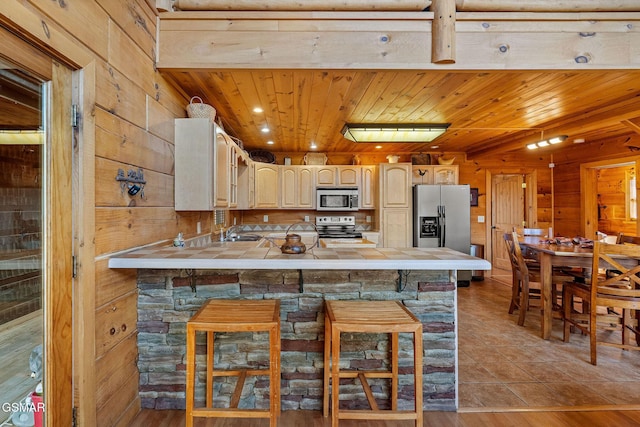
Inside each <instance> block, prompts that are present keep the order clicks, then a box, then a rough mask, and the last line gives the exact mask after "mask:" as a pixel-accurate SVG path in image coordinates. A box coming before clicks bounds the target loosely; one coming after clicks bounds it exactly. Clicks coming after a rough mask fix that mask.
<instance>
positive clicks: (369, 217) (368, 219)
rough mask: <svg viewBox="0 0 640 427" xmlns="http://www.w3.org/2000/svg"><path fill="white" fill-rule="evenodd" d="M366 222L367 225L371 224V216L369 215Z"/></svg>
mask: <svg viewBox="0 0 640 427" xmlns="http://www.w3.org/2000/svg"><path fill="white" fill-rule="evenodd" d="M365 221H366V222H367V223H369V222H371V215H367V218H366V219H365Z"/></svg>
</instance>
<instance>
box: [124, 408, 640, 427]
mask: <svg viewBox="0 0 640 427" xmlns="http://www.w3.org/2000/svg"><path fill="white" fill-rule="evenodd" d="M184 422H185V419H184V411H154V410H143V411H142V412H141V413H140V415H139V416H138V417H137V418H136V419H135V422H134V423H133V424H131V425H130V427H148V426H154V427H173V426H183V425H184ZM330 425H331V419H330V418H324V417H323V416H322V413H321V412H318V411H285V412H283V413H282V415H281V417H280V418H279V419H278V426H279V427H329V426H330ZM413 425H414V423H412V422H411V421H351V420H343V421H341V422H340V427H413ZM637 425H640V411H565V412H484V413H460V412H458V413H456V412H425V414H424V426H425V427H457V426H460V427H484V426H486V427H496V426H518V427H540V426H545V427H561V426H562V427H584V426H589V427H605V426H617V427H618V426H619V427H622V426H637ZM214 426H215V427H268V426H269V421H268V420H255V419H251V420H250V419H220V418H218V419H215V420H214V419H198V420H196V422H195V423H194V427H214Z"/></svg>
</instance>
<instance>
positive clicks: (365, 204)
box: [360, 166, 378, 209]
mask: <svg viewBox="0 0 640 427" xmlns="http://www.w3.org/2000/svg"><path fill="white" fill-rule="evenodd" d="M377 171H378V168H377V167H376V166H361V167H360V182H361V184H360V208H361V209H375V207H376V198H377V196H378V195H377V192H376V188H377V187H378V186H377V183H378V175H377V173H376V172H377Z"/></svg>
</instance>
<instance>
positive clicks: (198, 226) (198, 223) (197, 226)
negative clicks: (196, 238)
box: [196, 221, 202, 234]
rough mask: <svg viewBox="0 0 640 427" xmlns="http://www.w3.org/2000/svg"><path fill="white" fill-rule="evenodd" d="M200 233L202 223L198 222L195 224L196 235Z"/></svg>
mask: <svg viewBox="0 0 640 427" xmlns="http://www.w3.org/2000/svg"><path fill="white" fill-rule="evenodd" d="M200 233H202V223H200V221H198V222H196V234H200Z"/></svg>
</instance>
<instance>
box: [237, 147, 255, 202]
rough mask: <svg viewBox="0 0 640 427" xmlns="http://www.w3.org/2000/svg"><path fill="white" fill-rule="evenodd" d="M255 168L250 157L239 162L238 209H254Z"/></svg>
mask: <svg viewBox="0 0 640 427" xmlns="http://www.w3.org/2000/svg"><path fill="white" fill-rule="evenodd" d="M254 173H255V168H254V166H253V162H252V161H251V160H249V159H244V158H243V159H241V160H240V161H239V162H238V206H237V208H238V209H253V206H254V201H255V199H254V195H255V177H254Z"/></svg>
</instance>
